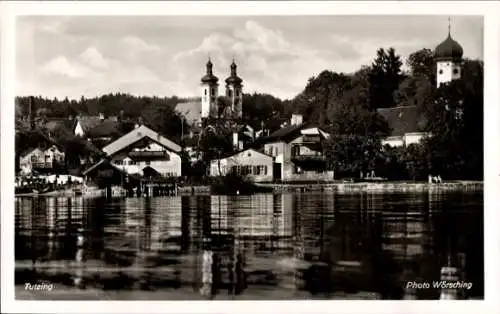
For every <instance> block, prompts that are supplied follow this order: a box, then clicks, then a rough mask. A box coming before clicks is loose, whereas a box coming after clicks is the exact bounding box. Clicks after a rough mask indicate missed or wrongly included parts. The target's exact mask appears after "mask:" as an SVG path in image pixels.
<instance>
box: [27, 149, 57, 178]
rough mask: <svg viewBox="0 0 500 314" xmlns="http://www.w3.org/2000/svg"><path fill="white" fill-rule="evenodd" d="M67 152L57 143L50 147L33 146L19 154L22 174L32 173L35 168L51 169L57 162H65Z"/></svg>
mask: <svg viewBox="0 0 500 314" xmlns="http://www.w3.org/2000/svg"><path fill="white" fill-rule="evenodd" d="M64 157H65V154H64V152H63V151H61V150H60V149H59V148H58V147H57V146H56V145H51V146H49V147H48V148H40V147H36V148H31V149H28V150H26V151H24V152H23V153H21V155H20V156H19V167H20V170H21V173H22V174H30V173H32V171H33V170H42V169H43V170H45V171H49V172H50V170H51V169H54V167H55V165H56V163H59V164H64Z"/></svg>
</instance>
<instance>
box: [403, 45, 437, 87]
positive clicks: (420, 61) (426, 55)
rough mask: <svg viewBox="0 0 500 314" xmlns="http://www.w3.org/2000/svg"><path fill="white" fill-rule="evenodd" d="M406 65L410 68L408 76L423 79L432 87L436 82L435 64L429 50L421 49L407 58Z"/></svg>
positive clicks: (432, 54) (431, 52)
mask: <svg viewBox="0 0 500 314" xmlns="http://www.w3.org/2000/svg"><path fill="white" fill-rule="evenodd" d="M406 65H407V66H408V67H409V68H410V74H411V76H414V77H424V78H425V79H427V80H428V81H430V83H431V84H432V85H435V82H436V62H435V61H434V53H433V51H432V50H431V49H428V48H423V49H420V50H418V51H415V52H413V53H411V54H410V55H409V56H408V60H407V61H406Z"/></svg>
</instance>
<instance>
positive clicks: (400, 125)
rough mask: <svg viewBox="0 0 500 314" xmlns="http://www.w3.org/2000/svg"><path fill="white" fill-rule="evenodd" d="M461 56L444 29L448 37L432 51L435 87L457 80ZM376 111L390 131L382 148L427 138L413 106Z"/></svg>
mask: <svg viewBox="0 0 500 314" xmlns="http://www.w3.org/2000/svg"><path fill="white" fill-rule="evenodd" d="M463 53H464V51H463V48H462V46H461V45H460V44H459V43H458V42H457V41H455V40H454V39H453V38H452V37H451V31H450V25H448V37H446V39H445V40H444V41H442V42H441V43H440V44H439V45H437V46H436V48H435V49H434V62H436V87H438V88H439V86H441V85H442V84H446V83H449V82H451V81H453V80H458V79H460V78H461V75H462V60H463V59H462V57H463ZM377 111H378V113H379V114H380V115H381V116H382V117H384V118H385V119H386V120H387V122H388V124H389V128H390V129H391V130H392V131H391V134H390V135H389V136H388V137H386V138H385V139H383V140H382V145H386V144H387V145H390V146H392V147H397V146H407V145H410V144H414V143H419V142H420V140H421V139H422V138H423V137H424V136H425V135H427V133H426V132H425V124H426V121H425V118H424V117H423V116H422V115H421V114H420V113H419V110H418V108H417V107H416V106H399V107H394V108H380V109H378V110H377Z"/></svg>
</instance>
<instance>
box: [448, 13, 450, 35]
mask: <svg viewBox="0 0 500 314" xmlns="http://www.w3.org/2000/svg"><path fill="white" fill-rule="evenodd" d="M448 37H451V18H450V17H449V16H448Z"/></svg>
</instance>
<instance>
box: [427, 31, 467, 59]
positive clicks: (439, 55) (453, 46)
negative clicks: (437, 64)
mask: <svg viewBox="0 0 500 314" xmlns="http://www.w3.org/2000/svg"><path fill="white" fill-rule="evenodd" d="M463 54H464V50H463V48H462V46H460V44H459V43H458V42H457V41H455V40H454V39H453V38H451V35H450V34H449V33H448V37H447V38H446V39H445V40H444V41H443V42H442V43H440V44H439V45H438V46H437V47H436V49H435V50H434V58H435V59H436V61H440V60H460V59H462V56H463Z"/></svg>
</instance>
